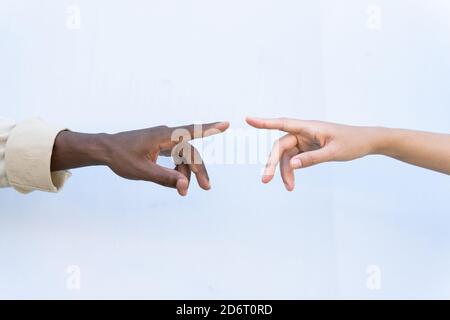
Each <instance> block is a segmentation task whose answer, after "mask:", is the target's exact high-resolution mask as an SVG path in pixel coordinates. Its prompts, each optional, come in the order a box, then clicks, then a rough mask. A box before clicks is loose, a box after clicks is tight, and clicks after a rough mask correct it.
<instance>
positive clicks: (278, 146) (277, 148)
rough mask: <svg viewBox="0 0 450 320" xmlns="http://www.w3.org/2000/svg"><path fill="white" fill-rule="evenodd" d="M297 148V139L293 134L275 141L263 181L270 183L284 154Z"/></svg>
mask: <svg viewBox="0 0 450 320" xmlns="http://www.w3.org/2000/svg"><path fill="white" fill-rule="evenodd" d="M296 146H297V138H296V137H295V136H294V135H292V134H287V135H285V136H283V137H281V138H280V139H279V140H277V141H275V143H274V144H273V147H272V151H271V152H270V155H269V159H268V160H267V164H266V168H265V170H264V175H263V178H262V181H263V182H264V183H268V182H270V181H271V180H272V178H273V176H274V175H275V171H276V167H277V165H278V163H279V162H280V159H281V156H282V155H283V153H284V152H286V151H288V150H289V149H292V148H295V147H296Z"/></svg>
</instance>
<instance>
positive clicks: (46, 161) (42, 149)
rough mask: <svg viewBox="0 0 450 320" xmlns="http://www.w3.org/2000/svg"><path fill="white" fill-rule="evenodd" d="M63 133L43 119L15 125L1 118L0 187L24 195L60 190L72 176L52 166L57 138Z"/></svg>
mask: <svg viewBox="0 0 450 320" xmlns="http://www.w3.org/2000/svg"><path fill="white" fill-rule="evenodd" d="M64 130H66V129H65V128H62V127H54V126H50V125H48V124H46V123H45V122H44V121H42V120H40V119H30V120H27V121H25V122H22V123H19V124H14V123H13V122H12V121H10V120H6V119H4V118H0V187H13V188H15V189H16V190H17V191H19V192H21V193H29V192H31V191H34V190H40V191H47V192H57V191H59V190H60V189H61V188H62V187H63V185H64V183H65V182H66V180H67V179H68V178H69V177H70V173H69V172H68V171H57V172H51V171H50V167H51V157H52V152H53V146H54V143H55V139H56V136H57V135H58V134H59V133H60V132H61V131H64Z"/></svg>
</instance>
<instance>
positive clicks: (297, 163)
mask: <svg viewBox="0 0 450 320" xmlns="http://www.w3.org/2000/svg"><path fill="white" fill-rule="evenodd" d="M291 166H292V167H293V168H294V169H298V168H301V167H302V161H301V160H300V159H294V160H292V161H291Z"/></svg>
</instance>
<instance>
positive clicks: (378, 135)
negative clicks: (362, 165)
mask: <svg viewBox="0 0 450 320" xmlns="http://www.w3.org/2000/svg"><path fill="white" fill-rule="evenodd" d="M368 130H369V145H370V153H369V154H372V155H386V154H387V153H388V152H389V148H390V146H391V145H392V141H391V137H392V132H391V131H392V129H389V128H385V127H370V128H368Z"/></svg>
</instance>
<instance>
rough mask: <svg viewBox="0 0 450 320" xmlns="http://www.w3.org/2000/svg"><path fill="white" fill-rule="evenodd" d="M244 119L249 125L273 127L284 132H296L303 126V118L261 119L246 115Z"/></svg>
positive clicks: (264, 127)
mask: <svg viewBox="0 0 450 320" xmlns="http://www.w3.org/2000/svg"><path fill="white" fill-rule="evenodd" d="M245 120H246V121H247V123H248V124H249V125H251V126H252V127H255V128H257V129H275V130H281V131H285V132H296V131H298V130H299V129H301V128H302V127H303V126H305V122H304V121H303V120H297V119H289V118H274V119H263V118H253V117H247V118H246V119H245Z"/></svg>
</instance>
